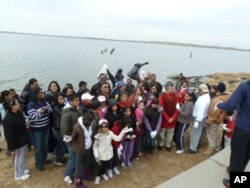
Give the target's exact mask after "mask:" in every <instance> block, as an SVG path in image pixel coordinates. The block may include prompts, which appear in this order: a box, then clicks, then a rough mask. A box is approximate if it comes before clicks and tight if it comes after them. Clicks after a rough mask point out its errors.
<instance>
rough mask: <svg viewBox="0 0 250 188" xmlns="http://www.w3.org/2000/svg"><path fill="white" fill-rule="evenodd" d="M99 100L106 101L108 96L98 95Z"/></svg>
mask: <svg viewBox="0 0 250 188" xmlns="http://www.w3.org/2000/svg"><path fill="white" fill-rule="evenodd" d="M97 100H98V101H99V102H105V101H106V97H105V96H104V95H99V96H98V97H97Z"/></svg>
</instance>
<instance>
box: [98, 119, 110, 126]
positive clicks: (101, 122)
mask: <svg viewBox="0 0 250 188" xmlns="http://www.w3.org/2000/svg"><path fill="white" fill-rule="evenodd" d="M103 123H106V124H109V123H108V121H107V120H106V119H101V120H99V122H98V125H99V126H101V125H102V124H103Z"/></svg>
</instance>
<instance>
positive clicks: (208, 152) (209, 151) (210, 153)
mask: <svg viewBox="0 0 250 188" xmlns="http://www.w3.org/2000/svg"><path fill="white" fill-rule="evenodd" d="M213 153H214V150H213V149H211V148H208V149H206V150H205V151H204V152H203V154H204V155H212V154H213Z"/></svg>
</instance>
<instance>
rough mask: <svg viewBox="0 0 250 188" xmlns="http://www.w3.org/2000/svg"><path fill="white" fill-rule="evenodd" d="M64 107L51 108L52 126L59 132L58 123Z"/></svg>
mask: <svg viewBox="0 0 250 188" xmlns="http://www.w3.org/2000/svg"><path fill="white" fill-rule="evenodd" d="M63 107H64V105H56V106H54V108H53V111H52V120H53V123H52V126H53V127H54V128H55V130H57V131H60V122H61V117H62V110H63Z"/></svg>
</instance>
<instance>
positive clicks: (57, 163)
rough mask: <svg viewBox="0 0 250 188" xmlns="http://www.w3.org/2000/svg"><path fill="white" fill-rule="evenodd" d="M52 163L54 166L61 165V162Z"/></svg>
mask: <svg viewBox="0 0 250 188" xmlns="http://www.w3.org/2000/svg"><path fill="white" fill-rule="evenodd" d="M54 165H55V166H63V164H62V163H61V162H56V161H55V162H54Z"/></svg>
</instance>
